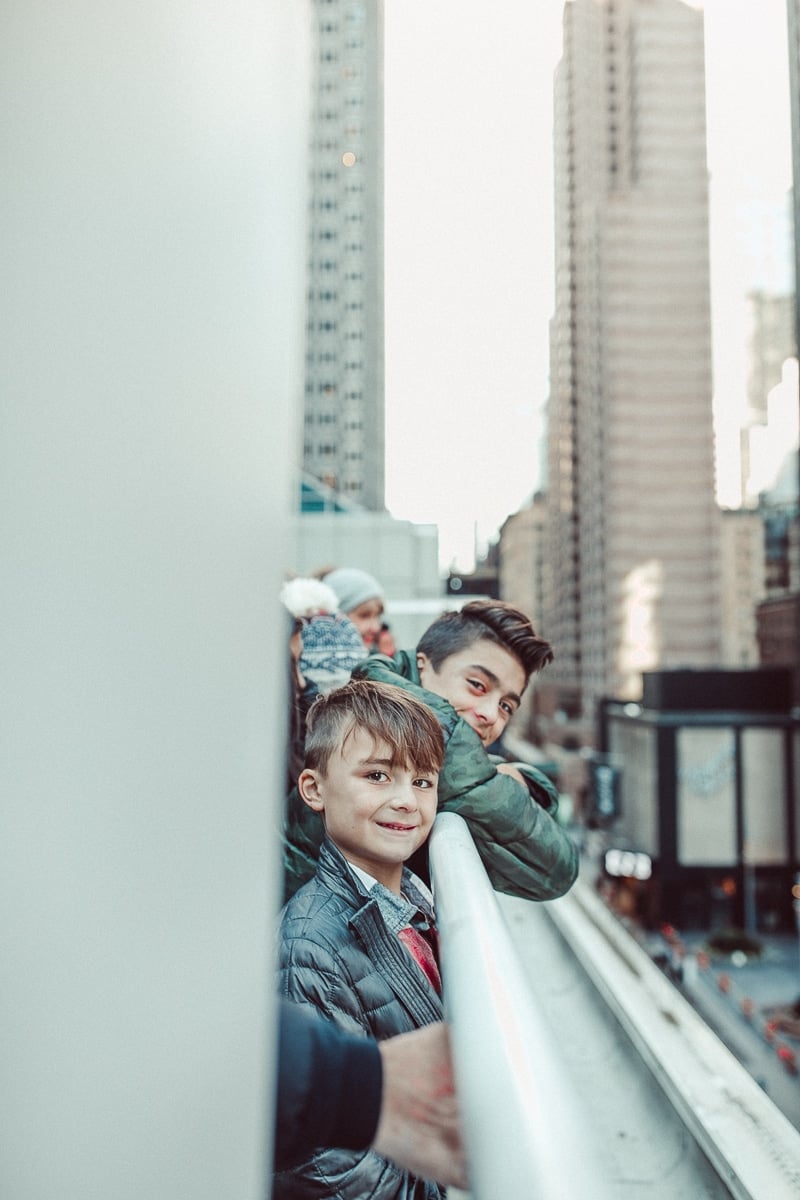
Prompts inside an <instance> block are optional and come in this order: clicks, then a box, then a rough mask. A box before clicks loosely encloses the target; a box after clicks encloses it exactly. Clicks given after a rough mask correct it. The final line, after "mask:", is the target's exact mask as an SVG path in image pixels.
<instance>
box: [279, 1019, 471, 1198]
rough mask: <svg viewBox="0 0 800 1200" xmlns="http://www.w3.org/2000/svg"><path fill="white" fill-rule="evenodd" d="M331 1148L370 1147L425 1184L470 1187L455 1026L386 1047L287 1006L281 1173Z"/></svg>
mask: <svg viewBox="0 0 800 1200" xmlns="http://www.w3.org/2000/svg"><path fill="white" fill-rule="evenodd" d="M322 1147H331V1148H341V1149H348V1150H367V1149H368V1148H369V1147H371V1148H372V1149H373V1150H375V1152H376V1153H378V1154H380V1155H381V1156H382V1157H384V1158H389V1159H391V1160H392V1161H393V1162H395V1163H397V1165H398V1166H400V1167H403V1168H404V1169H406V1170H408V1171H411V1172H412V1174H415V1175H418V1176H420V1177H421V1178H423V1179H436V1180H438V1182H440V1183H443V1184H445V1185H454V1186H456V1187H462V1188H463V1187H466V1186H467V1184H466V1168H465V1165H464V1151H463V1146H462V1143H461V1134H460V1127H459V1118H458V1106H457V1103H456V1099H455V1088H454V1084H453V1069H452V1063H451V1060H450V1043H449V1038H448V1033H447V1028H446V1026H445V1025H444V1024H442V1023H441V1022H439V1023H437V1024H435V1025H429V1026H426V1027H425V1028H424V1029H419V1030H415V1031H414V1032H412V1033H404V1034H400V1035H398V1036H397V1037H394V1038H389V1039H388V1040H387V1041H385V1042H381V1043H380V1044H378V1043H377V1042H375V1041H373V1040H372V1039H371V1038H366V1037H361V1036H357V1035H353V1034H349V1033H345V1032H344V1031H343V1030H341V1029H339V1028H338V1027H337V1026H336V1025H335V1024H334V1023H333V1022H332V1021H328V1020H326V1019H325V1018H324V1017H321V1016H319V1015H318V1014H317V1013H315V1012H314V1010H313V1009H311V1008H310V1007H308V1006H306V1005H301V1004H294V1003H292V1002H290V1001H288V1000H282V1001H281V1003H280V1026H279V1047H278V1089H277V1103H276V1118H275V1168H276V1170H279V1171H280V1170H285V1169H287V1168H288V1167H290V1166H292V1165H293V1163H296V1162H300V1161H302V1160H303V1159H305V1158H308V1157H309V1155H310V1154H311V1153H312V1152H313V1151H314V1150H317V1149H320V1148H322ZM354 1161H356V1160H355V1159H354Z"/></svg>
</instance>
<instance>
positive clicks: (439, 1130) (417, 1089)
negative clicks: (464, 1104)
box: [372, 1022, 469, 1188]
mask: <svg viewBox="0 0 800 1200" xmlns="http://www.w3.org/2000/svg"><path fill="white" fill-rule="evenodd" d="M379 1049H380V1053H381V1058H382V1059H383V1101H382V1104H381V1116H380V1121H379V1123H378V1129H377V1133H376V1135H375V1140H374V1141H373V1143H372V1149H373V1150H375V1151H377V1153H378V1154H382V1155H383V1157H384V1158H390V1159H392V1161H393V1162H396V1163H399V1164H400V1165H401V1166H404V1167H406V1168H407V1170H409V1171H411V1172H412V1174H414V1175H418V1176H420V1177H421V1178H422V1179H435V1180H437V1182H439V1183H443V1184H446V1185H448V1186H451V1187H457V1188H466V1187H468V1186H469V1185H468V1182H467V1167H466V1161H465V1158H464V1147H463V1145H462V1142H461V1126H460V1121H459V1112H458V1102H457V1100H456V1094H455V1084H454V1081H453V1065H452V1061H451V1058H450V1038H449V1033H448V1029H447V1026H446V1025H444V1024H443V1023H442V1022H439V1023H437V1024H436V1025H427V1026H426V1027H425V1028H424V1029H417V1030H415V1031H414V1032H413V1033H401V1034H399V1035H398V1036H397V1037H393V1038H388V1039H387V1040H386V1041H385V1042H381V1043H380V1046H379Z"/></svg>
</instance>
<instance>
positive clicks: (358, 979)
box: [272, 838, 445, 1200]
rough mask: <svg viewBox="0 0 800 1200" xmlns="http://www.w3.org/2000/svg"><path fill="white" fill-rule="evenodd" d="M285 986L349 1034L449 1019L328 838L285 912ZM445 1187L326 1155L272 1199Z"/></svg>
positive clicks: (435, 1195) (390, 1198) (389, 1167)
mask: <svg viewBox="0 0 800 1200" xmlns="http://www.w3.org/2000/svg"><path fill="white" fill-rule="evenodd" d="M278 947H279V990H280V993H281V995H284V996H286V997H288V998H289V999H290V1000H292V1001H295V1002H299V1003H301V1004H313V1005H314V1007H315V1008H317V1009H318V1010H319V1011H320V1012H321V1013H322V1014H323V1015H324V1016H326V1017H329V1018H331V1019H332V1020H334V1021H336V1023H337V1024H338V1025H340V1026H341V1027H342V1028H343V1029H346V1030H348V1031H349V1032H361V1033H366V1034H369V1035H371V1036H372V1037H374V1038H376V1039H377V1040H378V1041H380V1040H382V1039H383V1038H387V1037H391V1036H392V1035H393V1034H397V1033H406V1032H408V1031H409V1030H412V1029H419V1028H420V1027H421V1026H423V1025H429V1024H431V1023H432V1022H434V1021H441V1020H442V1016H443V1009H442V1001H441V999H440V997H439V996H438V995H437V993H436V991H435V990H434V989H433V987H432V986H431V985H430V984H429V982H428V980H427V978H426V977H425V975H424V974H423V972H422V971H421V970H420V968H419V967H418V966H417V964H416V963H415V962H414V960H413V959H412V958H411V956H410V954H409V953H408V951H407V950H406V949H405V947H404V946H403V944H402V942H401V941H400V939H399V938H398V937H397V935H396V934H394V933H391V932H390V931H389V929H388V928H387V926H386V925H385V923H384V920H383V917H382V915H381V912H380V910H379V908H378V903H377V901H376V900H375V899H372V898H371V897H370V896H369V893H368V892H367V891H366V889H365V888H364V887H363V885H362V884H361V882H360V881H359V880H357V878H356V877H355V876H354V875H353V874H352V873H351V871H350V870H349V868H348V866H347V864H346V862H345V860H344V858H343V857H342V855H341V854H340V853H339V851H338V850H337V848H336V847H335V846H334V845H333V844H332V842H330V841H329V840H328V839H327V838H326V839H325V841H324V842H323V844H322V846H321V847H320V851H319V861H318V863H317V870H316V874H315V875H314V878H313V879H312V880H311V881H310V882H309V883H307V884H306V885H305V886H304V887H302V888H301V889H300V890H299V891H298V892H296V893H295V895H294V896H293V897H292V899H291V900H290V901H289V903H288V904H287V905H286V906H285V907H284V909H283V911H282V913H281V923H280V933H279V938H278ZM444 1194H445V1191H444V1188H442V1187H440V1186H439V1185H438V1184H436V1183H431V1182H428V1181H426V1180H423V1179H418V1178H416V1177H415V1176H413V1175H411V1174H410V1173H409V1172H408V1171H405V1170H403V1169H402V1168H401V1167H397V1166H395V1165H394V1163H391V1162H388V1161H387V1160H386V1159H385V1158H381V1157H380V1156H379V1155H377V1154H375V1153H374V1151H372V1150H367V1151H363V1152H354V1151H351V1150H320V1151H318V1152H317V1153H315V1154H314V1155H313V1156H312V1157H311V1158H310V1159H308V1160H307V1161H306V1162H303V1163H300V1164H298V1165H297V1166H294V1167H292V1168H290V1169H289V1170H286V1171H281V1172H279V1173H277V1174H276V1175H275V1176H274V1179H273V1190H272V1195H273V1200H322V1198H323V1197H324V1198H325V1200H362V1198H363V1197H367V1196H369V1197H372V1198H374V1200H442V1198H443V1197H444Z"/></svg>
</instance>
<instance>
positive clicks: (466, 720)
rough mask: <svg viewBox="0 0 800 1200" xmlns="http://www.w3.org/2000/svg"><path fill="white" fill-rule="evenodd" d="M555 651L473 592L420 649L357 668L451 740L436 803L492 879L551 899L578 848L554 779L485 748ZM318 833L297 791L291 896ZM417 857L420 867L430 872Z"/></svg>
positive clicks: (290, 832) (290, 839)
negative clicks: (393, 690) (456, 820)
mask: <svg viewBox="0 0 800 1200" xmlns="http://www.w3.org/2000/svg"><path fill="white" fill-rule="evenodd" d="M552 658H553V651H552V648H551V646H550V643H549V642H547V641H546V640H545V639H544V638H542V637H540V636H539V635H538V634H537V633H536V632H535V630H534V629H533V626H532V625H531V622H530V620H529V619H528V617H526V616H525V614H524V613H523V612H521V611H520V610H519V609H517V608H515V607H513V606H512V605H510V604H506V603H504V602H503V601H501V600H473V601H470V602H469V603H468V604H465V605H464V607H463V608H461V609H460V610H459V611H458V612H448V613H444V614H443V615H442V616H440V617H438V618H437V619H436V620H435V621H434V622H433V624H432V625H430V626H429V628H428V629H427V630H426V632H425V633H424V634H423V635H422V638H421V639H420V641H419V643H418V645H417V648H416V651H411V652H409V651H405V650H401V651H400V652H399V653H397V654H396V655H394V657H392V658H389V657H387V656H385V655H382V654H374V655H372V656H370V658H368V659H366V660H365V661H364V662H362V663H361V664H360V665H359V666H358V667H356V668H355V670H354V672H353V676H354V678H361V679H370V680H375V681H378V682H382V683H391V684H394V685H396V686H398V687H401V688H402V689H403V690H404V691H405V692H406V693H407V694H408V695H410V696H414V697H415V698H416V699H418V700H420V701H422V702H423V703H424V704H425V706H426V707H427V708H428V709H429V710H430V711H431V712H432V713H433V714H434V715H435V717H436V719H437V720H438V722H439V724H440V726H441V729H442V733H443V735H444V739H445V757H444V762H443V764H442V769H441V772H440V774H439V808H440V809H441V810H443V811H445V812H455V813H458V814H459V816H462V817H463V818H464V820H465V821H466V823H467V825H468V826H469V830H470V833H471V834H472V837H473V840H474V842H475V846H476V849H477V850H478V853H479V854H480V856H481V860H482V862H483V865H484V867H485V868H486V871H487V874H488V876H489V879H490V880H491V883H492V886H493V887H494V888H496V890H497V891H500V892H507V893H509V894H510V895H512V896H521V897H523V898H525V899H528V900H552V899H554V898H556V897H558V896H562V895H563V894H564V893H565V892H567V891H568V890H569V889H570V887H571V886H572V884H573V883H574V882H575V879H576V877H577V874H578V849H577V846H576V845H575V843H574V842H573V841H572V839H571V838H570V836H569V834H568V833H567V831H566V830H565V829H563V828H562V826H560V825H559V824H558V822H557V821H556V819H555V817H556V812H557V809H558V793H557V792H556V790H555V788H554V787H553V785H552V783H551V782H550V780H549V779H548V778H547V777H546V776H545V775H543V774H542V773H541V772H540V771H537V770H536V768H535V767H531V766H530V765H528V764H522V763H517V764H510V763H502V762H501V763H499V764H498V763H497V762H495V761H494V760H493V759H492V758H491V756H490V755H489V754H488V753H487V747H488V746H490V745H491V744H492V742H494V741H496V740H497V738H499V737H500V735H501V734H502V732H503V731H504V729H505V728H506V726H507V724H508V722H509V721H510V720H511V718H512V716H513V715H514V713H515V712H516V710H517V708H518V707H519V703H520V698H521V696H522V693H523V691H524V690H525V688H526V687H527V685H528V683H529V681H530V679H531V676H532V675H534V674H536V673H538V672H539V671H540V670H542V668H543V667H545V666H546V665H547V664H548V663H549V662H551V661H552ZM321 837H322V830H321V827H320V826H319V824H318V822H316V821H315V819H314V815H313V813H311V812H310V811H309V810H308V808H306V806H305V805H303V804H302V803H301V802H300V801H299V797H298V795H297V793H296V791H295V792H292V793H291V794H290V796H289V808H288V820H287V828H286V833H285V840H284V851H285V854H284V864H285V876H286V890H287V894H291V892H292V891H293V890H294V889H295V888H296V887H298V886H299V885H300V883H302V882H303V881H304V880H305V879H307V878H308V877H309V876H310V875H311V874H312V873H313V869H314V863H315V861H316V855H317V848H318V846H319V842H320V840H321ZM425 854H426V852H425V851H424V850H423V851H422V852H421V857H422V858H424V857H425ZM419 860H420V856H417V858H415V862H414V869H415V870H416V871H417V872H418V873H419V874H421V875H423V877H424V876H425V871H426V868H425V866H424V864H423V863H422V862H420V861H419Z"/></svg>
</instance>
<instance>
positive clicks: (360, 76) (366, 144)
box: [303, 0, 384, 511]
mask: <svg viewBox="0 0 800 1200" xmlns="http://www.w3.org/2000/svg"><path fill="white" fill-rule="evenodd" d="M312 11H313V17H314V26H315V66H314V97H313V111H312V144H311V160H310V171H311V180H310V184H311V186H310V204H311V212H310V222H309V258H308V305H307V338H306V363H305V399H304V405H303V411H304V430H303V469H304V471H305V472H307V473H308V474H310V475H312V476H314V477H316V478H317V479H321V480H323V481H324V482H325V483H326V484H327V485H328V486H329V487H331V488H333V489H334V491H336V492H338V493H340V494H341V495H343V496H345V497H346V498H347V499H349V500H353V501H356V502H357V503H359V504H362V505H363V506H364V507H365V508H368V509H372V510H377V511H381V510H383V508H384V371H383V361H384V339H383V5H382V4H381V3H379V2H376V0H314V2H313V5H312Z"/></svg>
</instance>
